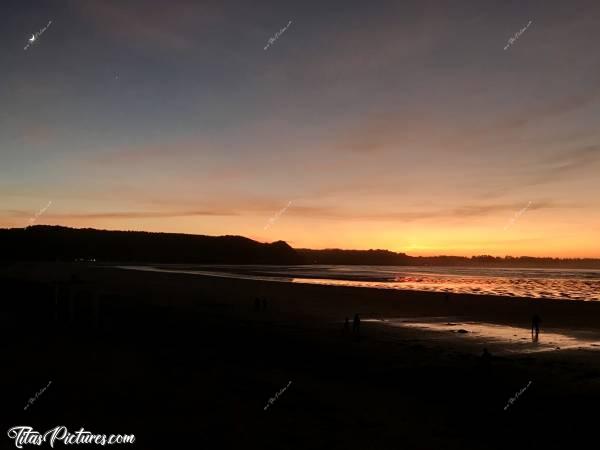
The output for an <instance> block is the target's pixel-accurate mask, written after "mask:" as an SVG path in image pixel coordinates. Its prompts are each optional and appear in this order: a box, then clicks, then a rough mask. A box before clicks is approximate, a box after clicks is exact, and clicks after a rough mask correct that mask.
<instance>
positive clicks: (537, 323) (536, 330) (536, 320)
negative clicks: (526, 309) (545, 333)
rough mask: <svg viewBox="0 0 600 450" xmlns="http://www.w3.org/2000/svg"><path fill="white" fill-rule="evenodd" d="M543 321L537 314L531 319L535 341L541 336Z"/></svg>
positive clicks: (532, 335) (532, 336)
mask: <svg viewBox="0 0 600 450" xmlns="http://www.w3.org/2000/svg"><path fill="white" fill-rule="evenodd" d="M541 321H542V319H540V316H538V315H537V314H534V315H533V317H532V318H531V339H533V340H534V341H537V340H538V336H539V334H540V323H541ZM534 333H535V337H534Z"/></svg>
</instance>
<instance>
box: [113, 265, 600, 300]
mask: <svg viewBox="0 0 600 450" xmlns="http://www.w3.org/2000/svg"><path fill="white" fill-rule="evenodd" d="M118 267H120V268H123V269H133V270H144V271H158V272H173V273H187V274H197V275H203V276H215V277H227V278H241V279H254V280H262V281H272V282H283V283H303V284H320V285H331V286H355V287H364V288H371V289H397V290H411V291H430V292H448V293H466V294H478V295H499V296H507V297H529V298H548V299H566V300H581V301H593V300H600V270H597V269H535V268H528V269H523V268H476V267H419V266H355V265H348V266H347V265H299V266H275V265H181V264H177V265H176V264H170V265H164V264H160V265H154V266H118Z"/></svg>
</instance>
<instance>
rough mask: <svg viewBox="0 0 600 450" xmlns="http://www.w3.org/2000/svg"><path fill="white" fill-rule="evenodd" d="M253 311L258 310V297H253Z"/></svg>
mask: <svg viewBox="0 0 600 450" xmlns="http://www.w3.org/2000/svg"><path fill="white" fill-rule="evenodd" d="M254 311H260V299H259V298H258V297H256V298H255V299H254Z"/></svg>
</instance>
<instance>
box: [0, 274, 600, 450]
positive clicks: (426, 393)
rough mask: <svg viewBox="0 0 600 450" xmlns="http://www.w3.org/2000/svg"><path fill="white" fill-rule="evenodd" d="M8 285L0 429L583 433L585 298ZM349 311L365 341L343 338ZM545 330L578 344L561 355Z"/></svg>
mask: <svg viewBox="0 0 600 450" xmlns="http://www.w3.org/2000/svg"><path fill="white" fill-rule="evenodd" d="M2 281H3V284H4V291H5V294H6V295H5V300H4V301H3V304H2V334H3V339H2V342H3V345H2V350H3V353H4V355H5V361H8V362H9V365H8V367H7V369H6V370H5V371H3V375H2V377H3V383H2V386H3V397H4V398H5V399H6V401H5V402H3V407H2V421H3V423H6V424H7V428H9V427H11V426H15V425H18V424H24V423H25V424H30V425H31V426H34V427H35V428H36V429H41V430H49V429H51V428H53V427H55V426H58V425H65V426H67V427H68V428H69V429H79V427H80V426H84V427H85V429H86V430H91V431H92V432H94V433H106V434H108V433H122V434H132V433H133V434H135V436H136V443H135V444H130V445H128V446H129V447H134V448H143V449H154V448H157V449H158V448H191V447H197V446H210V448H236V447H239V446H246V447H250V448H278V449H281V448H294V449H296V448H298V449H300V448H328V449H331V448H357V449H369V448H373V449H387V448H390V449H391V448H408V449H441V448H444V449H446V448H448V449H453V448H456V449H459V448H460V449H465V448H467V449H470V448H473V449H485V448H490V449H491V448H493V449H496V448H498V449H499V448H507V447H508V448H538V447H539V448H542V447H543V448H571V447H572V446H573V445H575V444H576V443H575V442H574V441H573V439H574V436H577V439H578V440H580V442H585V440H586V439H587V438H588V437H591V436H593V430H594V427H593V426H592V420H593V414H590V413H589V412H590V411H593V409H592V408H593V405H594V404H595V403H596V401H597V399H598V397H599V396H600V357H599V356H598V355H599V353H598V352H597V351H595V350H594V348H593V346H592V343H594V342H596V333H598V332H600V330H599V325H598V321H597V320H595V318H596V317H597V315H598V312H599V311H600V309H598V308H599V307H600V305H599V304H596V303H594V302H581V301H563V300H547V301H546V300H542V299H534V300H532V299H518V298H506V297H493V296H481V295H466V294H465V295H459V294H452V295H450V297H449V298H446V296H445V295H444V294H442V293H432V292H413V291H385V290H375V289H366V288H356V287H347V286H320V285H308V284H291V283H275V282H267V281H256V280H242V279H232V278H217V277H206V276H198V275H186V274H174V273H159V272H141V271H133V270H124V269H117V268H112V267H107V266H104V267H101V266H98V265H93V264H85V263H80V264H29V265H15V266H12V267H7V268H5V269H4V270H3V271H2ZM257 297H259V298H261V299H266V308H265V309H264V310H262V306H261V308H260V310H259V311H256V310H255V299H256V298H257ZM69 299H71V300H69ZM355 314H359V315H360V317H361V319H362V321H361V326H360V335H355V334H353V333H352V331H351V330H350V331H347V332H346V331H344V319H345V318H346V317H348V318H349V319H350V322H352V319H353V317H354V315H355ZM532 314H539V315H540V317H541V318H542V330H541V335H540V341H539V342H538V343H532V342H531V341H530V340H528V339H527V338H529V337H530V326H531V316H532ZM490 327H492V328H494V327H510V328H509V330H510V331H514V330H517V331H516V332H517V334H518V336H517V337H516V339H514V340H513V342H511V341H510V340H509V341H507V340H503V339H502V337H503V336H504V335H506V329H504V328H501V330H504V331H503V332H502V333H500V334H501V336H500V337H501V338H500V339H495V338H494V337H493V336H489V334H488V332H487V331H486V329H487V328H490ZM459 330H463V331H466V333H465V332H459ZM551 333H553V334H555V335H560V336H564V337H567V338H572V339H575V341H574V343H573V345H572V346H570V347H569V348H560V349H556V348H555V347H554V346H552V345H549V344H548V342H549V340H548V339H546V337H545V336H546V334H548V335H550V334H551ZM522 338H525V340H524V341H523V342H522V343H519V342H517V341H519V340H522ZM552 339H555V338H552ZM599 340H600V339H599ZM525 341H527V342H525ZM561 342H562V341H561ZM558 347H560V345H559V346H558ZM484 348H486V349H488V350H489V352H490V353H491V356H490V357H489V358H488V357H483V356H482V355H483V349H484ZM49 381H52V384H51V385H50V386H49V387H48V389H47V390H46V391H45V392H44V393H43V394H41V395H40V396H39V398H37V399H36V401H35V403H34V404H33V405H31V406H30V407H29V408H28V409H27V410H26V411H24V410H23V407H24V406H25V405H26V404H27V400H28V399H29V398H30V397H32V396H34V395H35V394H36V392H38V391H40V389H41V388H42V387H44V386H46V385H48V382H49ZM530 382H531V383H530ZM528 383H530V384H529V385H528ZM288 385H289V387H288V388H287V389H285V391H284V392H282V390H283V388H285V387H286V386H288ZM525 386H529V387H528V388H527V389H526V391H524V392H523V393H522V394H521V395H519V396H518V399H516V400H515V401H514V402H513V403H512V404H511V406H510V408H508V409H507V410H505V406H506V405H507V403H508V402H509V400H510V399H511V398H513V397H515V395H516V394H517V393H519V392H520V391H521V390H522V389H523V388H524V387H525ZM279 393H280V394H279ZM277 394H279V395H278V396H277V401H276V402H274V403H273V404H272V405H270V407H269V408H268V409H267V410H264V407H265V405H266V404H267V402H269V400H270V399H271V398H274V397H275V396H276V395H277ZM548 430H552V431H548ZM5 443H6V441H5ZM7 448H8V447H7Z"/></svg>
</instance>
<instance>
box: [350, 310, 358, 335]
mask: <svg viewBox="0 0 600 450" xmlns="http://www.w3.org/2000/svg"><path fill="white" fill-rule="evenodd" d="M352 331H353V332H354V333H356V334H360V317H358V314H354V322H352Z"/></svg>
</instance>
